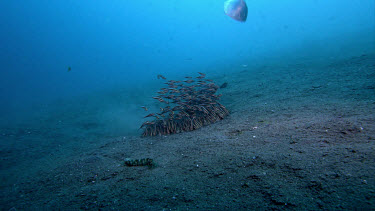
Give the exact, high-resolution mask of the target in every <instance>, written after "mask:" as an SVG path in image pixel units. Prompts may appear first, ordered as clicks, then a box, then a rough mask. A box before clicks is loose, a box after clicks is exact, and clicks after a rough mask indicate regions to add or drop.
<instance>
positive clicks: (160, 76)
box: [158, 74, 167, 80]
mask: <svg viewBox="0 0 375 211" xmlns="http://www.w3.org/2000/svg"><path fill="white" fill-rule="evenodd" d="M160 78H161V79H164V80H165V79H167V78H166V77H164V76H162V75H160V74H159V75H158V79H160Z"/></svg>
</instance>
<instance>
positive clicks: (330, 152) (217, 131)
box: [0, 55, 375, 210]
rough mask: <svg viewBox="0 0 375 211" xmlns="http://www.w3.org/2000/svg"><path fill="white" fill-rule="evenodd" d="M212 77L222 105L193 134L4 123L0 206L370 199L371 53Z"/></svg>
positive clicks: (227, 206)
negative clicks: (143, 162) (220, 114)
mask: <svg viewBox="0 0 375 211" xmlns="http://www.w3.org/2000/svg"><path fill="white" fill-rule="evenodd" d="M208 77H209V75H208ZM213 79H214V80H215V82H217V84H218V85H220V84H222V83H224V82H227V83H228V86H227V87H226V88H224V89H221V90H219V92H220V93H222V94H223V97H222V100H221V103H222V104H223V105H225V106H227V108H228V109H229V110H230V111H231V114H230V116H229V117H227V118H225V119H224V120H222V121H220V122H217V123H215V124H212V125H209V126H206V127H204V128H201V129H199V130H196V131H192V132H186V133H181V134H175V135H169V136H157V137H147V138H141V137H139V135H140V134H141V131H135V132H134V133H136V134H137V135H109V134H106V132H105V130H104V131H103V127H104V126H102V125H101V124H99V123H96V121H95V118H94V117H93V118H92V120H91V121H80V122H81V124H80V127H78V126H77V125H76V127H71V124H64V123H61V122H60V123H61V124H55V123H56V118H55V117H56V115H66V114H56V113H55V114H53V115H51V116H50V117H49V118H44V119H43V121H42V122H43V124H42V125H43V126H38V127H36V126H35V127H32V126H30V125H24V126H23V127H21V128H20V127H17V128H12V127H8V128H5V127H3V128H2V130H1V132H2V137H3V139H4V140H7V141H8V142H7V144H4V143H3V144H2V151H1V153H2V155H3V156H2V162H1V179H2V184H1V201H0V202H1V203H0V209H1V210H9V209H13V210H24V209H26V210H41V209H44V210H57V209H61V210H78V209H83V210H98V209H101V210H188V209H190V210H233V209H243V210H244V209H272V210H281V209H294V210H317V209H331V210H332V209H363V210H370V209H375V151H374V149H375V55H361V56H358V57H353V58H349V59H346V60H342V61H337V62H330V63H329V64H316V65H312V64H309V65H307V64H303V63H299V64H293V65H276V64H273V65H269V66H262V67H257V68H253V67H250V66H249V67H242V66H241V65H239V69H238V71H236V72H234V73H232V74H227V75H220V74H218V75H217V76H215V78H213ZM155 91H156V90H155ZM140 106H141V105H140ZM87 116H90V115H89V114H87V115H86V119H85V120H87ZM79 117H80V116H79V115H78V116H77V117H76V118H79ZM77 121H78V120H77ZM48 122H49V123H50V124H47V123H48ZM52 123H53V124H52ZM69 134H75V135H74V136H73V135H69ZM72 137H75V138H72ZM33 138H34V139H33ZM33 140H35V141H34V142H33ZM41 140H43V142H42V141H41ZM11 141H12V143H11V144H10V142H11ZM126 158H134V159H141V158H152V159H153V160H154V161H155V163H156V164H157V166H156V167H155V168H152V169H150V168H147V167H145V166H139V167H127V166H125V165H124V160H125V159H126Z"/></svg>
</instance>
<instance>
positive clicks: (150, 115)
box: [143, 114, 155, 118]
mask: <svg viewBox="0 0 375 211" xmlns="http://www.w3.org/2000/svg"><path fill="white" fill-rule="evenodd" d="M152 116H155V114H149V115H147V116H145V117H143V118H147V117H152Z"/></svg>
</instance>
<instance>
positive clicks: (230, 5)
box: [224, 0, 247, 22]
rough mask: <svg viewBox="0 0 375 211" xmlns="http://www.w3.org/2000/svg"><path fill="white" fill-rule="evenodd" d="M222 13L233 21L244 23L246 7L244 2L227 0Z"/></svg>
mask: <svg viewBox="0 0 375 211" xmlns="http://www.w3.org/2000/svg"><path fill="white" fill-rule="evenodd" d="M224 12H225V14H226V15H228V16H229V17H231V18H233V19H234V20H237V21H241V22H245V21H246V18H247V5H246V3H245V1H244V0H227V1H226V2H224Z"/></svg>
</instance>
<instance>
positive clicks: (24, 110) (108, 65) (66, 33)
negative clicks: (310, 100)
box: [0, 0, 375, 209]
mask: <svg viewBox="0 0 375 211" xmlns="http://www.w3.org/2000/svg"><path fill="white" fill-rule="evenodd" d="M223 3H224V1H217V0H199V1H198V0H189V1H187V0H185V1H183V0H169V1H152V0H142V1H141V0H139V1H125V0H122V1H120V0H115V1H103V0H102V1H77V0H65V1H50V0H37V1H22V2H21V1H6V0H3V1H0V69H1V71H0V102H1V104H0V127H1V128H0V132H1V133H2V134H0V135H2V138H1V140H0V141H1V144H0V147H1V148H2V149H1V153H2V154H3V156H5V155H4V154H5V153H8V154H7V155H6V156H7V159H6V161H2V162H3V163H2V164H1V168H2V169H1V170H2V172H5V173H2V175H3V177H9V175H10V174H13V173H9V172H7V171H5V169H8V168H12V169H15V170H14V171H15V172H17V169H23V168H24V167H25V166H27V165H28V164H29V162H30V163H31V162H33V161H35V163H38V162H39V160H38V159H44V158H45V154H48V155H51V154H56V156H60V157H64V155H66V156H67V155H68V154H69V155H70V154H74V153H80V152H82V151H84V150H85V149H86V147H88V146H90V147H92V148H95V146H96V145H95V144H98V143H103V142H105V141H106V139H107V138H113V137H120V136H139V135H140V131H139V130H138V128H139V126H140V124H141V123H142V121H143V119H142V117H143V115H144V113H142V110H141V109H140V108H139V107H140V106H142V105H145V104H152V102H153V101H152V100H151V99H150V97H151V96H152V95H153V93H155V91H156V90H157V89H158V88H160V81H159V80H157V77H156V76H157V75H158V74H162V75H164V76H166V77H167V78H168V79H176V78H179V77H183V76H186V75H191V74H196V72H198V71H199V72H205V73H207V74H208V75H210V76H213V77H220V76H221V75H226V77H228V76H230V75H231V73H236V72H238V71H241V70H243V67H249V69H250V68H251V67H262V66H267V65H270V64H283V65H288V64H291V65H292V64H296V63H298V64H301V63H304V64H318V63H319V64H323V63H325V62H326V63H327V64H328V63H330V62H335V61H341V60H345V59H348V58H352V57H356V56H361V55H374V53H375V12H374V8H375V2H374V1H373V0H330V1H325V0H303V1H295V0H284V1H279V0H263V1H256V0H252V1H250V0H248V1H247V5H248V8H249V14H248V18H247V21H246V22H245V23H241V22H236V21H235V20H233V19H231V18H229V17H228V16H226V15H225V14H224V12H223ZM264 71H268V69H267V68H265V69H264ZM270 72H272V71H270ZM290 74H291V75H293V73H290ZM275 75H277V72H276V73H275ZM260 80H262V79H260ZM264 80H265V79H264ZM296 80H298V78H297V79H296ZM301 80H302V79H301ZM223 82H224V81H223ZM297 84H299V83H298V82H297ZM25 134H26V135H27V134H36V135H35V136H32V137H29V138H25V136H24V135H25ZM0 137H1V136H0ZM86 139H90V140H86ZM84 140H86V141H84ZM78 142H79V144H77V143H78ZM57 146H59V147H60V146H61V147H63V150H60V149H57V148H58V147H57ZM15 157H17V159H16V158H15ZM51 159H52V158H51ZM9 160H11V161H9ZM40 162H42V161H40ZM43 162H48V161H43ZM17 165H20V166H17ZM19 171H22V170H19ZM8 179H9V178H8ZM13 183H14V181H12V180H9V181H8V180H7V181H6V182H4V185H2V186H7V185H10V184H13ZM12 206H16V205H12ZM5 207H6V208H7V209H10V208H12V207H11V206H10V205H9V206H8V205H7V206H5Z"/></svg>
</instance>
